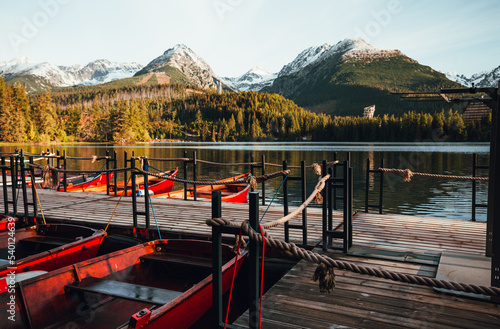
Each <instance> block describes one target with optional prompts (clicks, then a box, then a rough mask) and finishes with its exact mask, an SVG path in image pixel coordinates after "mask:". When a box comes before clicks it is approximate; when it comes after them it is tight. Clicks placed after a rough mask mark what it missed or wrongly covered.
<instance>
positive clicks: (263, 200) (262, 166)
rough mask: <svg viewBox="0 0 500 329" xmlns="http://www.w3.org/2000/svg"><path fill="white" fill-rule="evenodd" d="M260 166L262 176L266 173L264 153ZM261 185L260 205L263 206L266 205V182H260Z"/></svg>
mask: <svg viewBox="0 0 500 329" xmlns="http://www.w3.org/2000/svg"><path fill="white" fill-rule="evenodd" d="M261 162H262V163H261V168H262V176H264V175H265V174H266V157H265V155H264V154H262V157H261ZM261 187H262V205H263V206H265V205H266V182H265V181H263V182H262V183H261Z"/></svg>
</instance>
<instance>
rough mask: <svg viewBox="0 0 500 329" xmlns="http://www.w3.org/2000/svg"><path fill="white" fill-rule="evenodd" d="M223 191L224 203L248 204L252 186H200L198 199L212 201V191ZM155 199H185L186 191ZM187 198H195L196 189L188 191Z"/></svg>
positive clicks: (233, 178)
mask: <svg viewBox="0 0 500 329" xmlns="http://www.w3.org/2000/svg"><path fill="white" fill-rule="evenodd" d="M248 175H249V174H241V175H237V176H234V177H230V178H226V179H222V180H219V181H217V182H234V181H235V180H238V179H241V178H244V177H246V176H248ZM217 190H218V191H221V200H222V202H233V203H247V202H248V200H247V197H248V192H249V191H250V184H248V183H241V184H225V185H198V186H197V187H196V197H197V198H199V199H201V200H203V199H205V200H212V191H217ZM153 197H155V198H172V199H183V198H184V190H179V191H173V192H169V193H163V194H155V195H153ZM187 197H188V198H189V199H192V198H194V189H193V188H188V189H187Z"/></svg>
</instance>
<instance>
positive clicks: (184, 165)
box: [183, 151, 188, 200]
mask: <svg viewBox="0 0 500 329" xmlns="http://www.w3.org/2000/svg"><path fill="white" fill-rule="evenodd" d="M184 158H185V159H186V158H187V151H184ZM187 163H188V161H185V160H184V161H183V169H184V180H185V181H186V180H187V179H188V176H187ZM183 184H184V200H187V187H188V184H187V183H186V182H184V183H183Z"/></svg>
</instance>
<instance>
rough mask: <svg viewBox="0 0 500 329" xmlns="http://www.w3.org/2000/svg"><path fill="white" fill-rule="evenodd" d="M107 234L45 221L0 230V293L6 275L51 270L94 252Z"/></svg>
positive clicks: (75, 261)
mask: <svg viewBox="0 0 500 329" xmlns="http://www.w3.org/2000/svg"><path fill="white" fill-rule="evenodd" d="M105 236H106V233H105V232H103V231H100V230H96V229H92V228H88V227H83V226H77V225H68V224H44V225H37V226H31V227H27V228H22V229H18V230H15V231H6V232H2V233H0V278H3V279H0V293H1V292H3V291H5V289H6V287H5V285H6V279H5V277H6V276H9V275H11V274H12V271H14V272H15V273H16V274H19V273H24V272H28V271H47V272H48V271H53V270H55V269H58V268H61V267H64V266H67V265H70V264H74V263H77V262H80V261H82V260H86V259H89V258H92V257H95V256H96V255H97V252H98V250H99V246H100V245H101V244H102V242H103V240H104V237H105Z"/></svg>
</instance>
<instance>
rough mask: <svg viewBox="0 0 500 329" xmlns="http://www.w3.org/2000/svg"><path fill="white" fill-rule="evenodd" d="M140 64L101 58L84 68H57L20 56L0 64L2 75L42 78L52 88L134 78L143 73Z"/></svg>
mask: <svg viewBox="0 0 500 329" xmlns="http://www.w3.org/2000/svg"><path fill="white" fill-rule="evenodd" d="M141 68H142V65H140V64H138V63H113V62H110V61H108V60H105V59H99V60H96V61H93V62H90V63H88V64H87V65H85V66H82V65H71V66H62V65H61V66H57V65H53V64H51V63H47V62H43V63H34V62H31V61H30V60H29V59H28V58H27V57H24V56H23V57H18V58H15V59H13V60H10V61H7V62H0V76H2V77H3V78H4V79H12V78H16V77H21V76H35V77H39V78H43V79H44V80H45V83H46V84H48V85H52V86H58V87H67V86H73V85H79V84H81V85H95V84H100V83H105V82H109V81H113V80H116V79H122V78H127V77H131V76H132V75H134V73H135V72H137V71H138V70H140V69H141Z"/></svg>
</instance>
